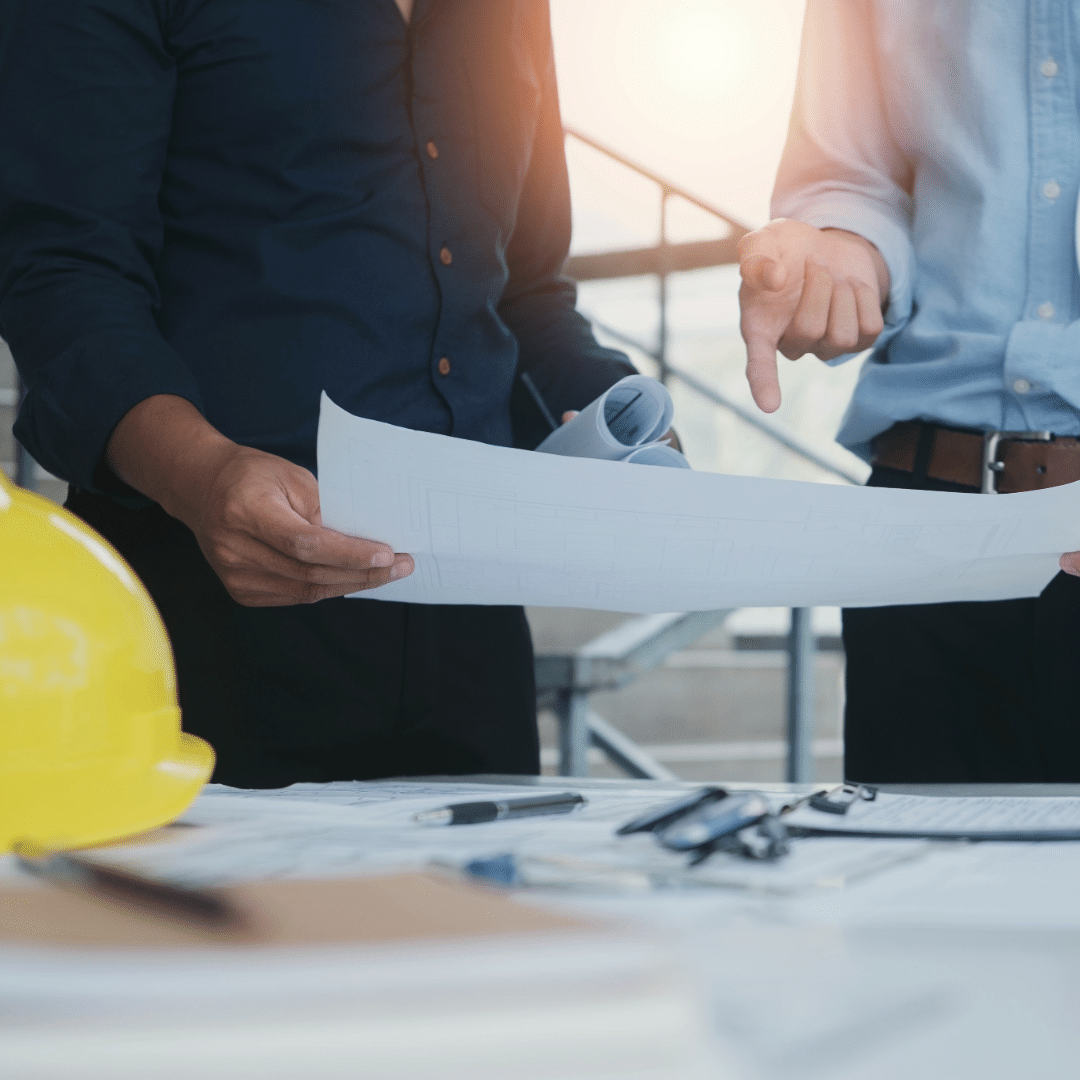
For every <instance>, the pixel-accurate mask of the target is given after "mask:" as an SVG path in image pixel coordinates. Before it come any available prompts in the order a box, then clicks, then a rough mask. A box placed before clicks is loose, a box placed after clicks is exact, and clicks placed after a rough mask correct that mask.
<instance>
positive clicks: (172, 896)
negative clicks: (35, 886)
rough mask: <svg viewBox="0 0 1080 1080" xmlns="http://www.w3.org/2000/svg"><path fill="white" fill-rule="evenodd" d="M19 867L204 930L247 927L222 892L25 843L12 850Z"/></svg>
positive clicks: (56, 882)
mask: <svg viewBox="0 0 1080 1080" xmlns="http://www.w3.org/2000/svg"><path fill="white" fill-rule="evenodd" d="M14 853H15V857H16V859H17V860H18V864H19V866H20V867H21V868H22V869H23V870H25V871H27V872H28V873H31V874H33V875H34V876H35V877H38V878H41V879H42V880H44V881H48V882H49V883H50V884H52V885H56V886H58V887H59V888H62V889H69V890H71V891H73V892H79V893H85V894H87V895H97V896H99V897H102V898H103V899H106V900H109V901H112V902H114V903H120V904H123V905H124V906H126V907H129V908H132V909H134V910H137V911H141V912H142V913H143V914H147V915H157V916H161V917H164V918H167V919H171V920H174V921H179V922H186V923H189V924H192V925H194V926H198V927H202V928H203V929H207V930H220V931H234V932H235V931H240V930H244V929H246V919H245V918H244V916H243V914H242V913H241V912H240V911H239V910H238V909H237V908H236V907H234V906H233V904H232V903H231V902H230V901H229V900H228V898H226V897H225V896H224V895H223V894H221V893H218V892H217V891H214V890H211V889H192V888H187V887H185V886H183V885H176V884H173V883H172V882H168V881H160V880H158V879H156V878H150V877H145V876H144V875H142V874H136V873H133V872H132V871H130V870H120V869H117V868H115V867H111V866H104V865H102V864H101V863H95V862H92V861H90V860H89V859H86V858H83V857H82V856H79V855H72V854H69V853H66V852H55V851H50V850H48V849H45V848H42V847H40V846H39V845H37V844H33V843H27V842H25V841H23V842H20V843H17V844H16V845H15V846H14Z"/></svg>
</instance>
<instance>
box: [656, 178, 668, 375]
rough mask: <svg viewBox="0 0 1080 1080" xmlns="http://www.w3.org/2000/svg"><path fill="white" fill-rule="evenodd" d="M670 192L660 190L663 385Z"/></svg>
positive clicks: (659, 347)
mask: <svg viewBox="0 0 1080 1080" xmlns="http://www.w3.org/2000/svg"><path fill="white" fill-rule="evenodd" d="M670 194H671V193H670V192H669V191H668V189H667V188H666V187H662V188H661V189H660V245H659V251H658V260H657V261H658V265H659V267H660V273H659V274H658V278H659V283H660V288H659V300H660V328H659V332H658V334H657V342H656V359H657V362H658V363H659V365H660V370H659V372H658V373H657V377H658V378H659V379H660V381H661V382H662V383H667V381H668V364H667V361H668V317H667V316H668V311H667V286H668V237H667V207H668V197H669V196H670Z"/></svg>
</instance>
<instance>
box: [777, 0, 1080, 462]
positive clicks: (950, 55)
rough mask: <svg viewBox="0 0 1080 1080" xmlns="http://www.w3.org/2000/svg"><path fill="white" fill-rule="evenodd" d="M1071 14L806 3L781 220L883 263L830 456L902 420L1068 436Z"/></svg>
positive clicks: (1079, 303)
mask: <svg viewBox="0 0 1080 1080" xmlns="http://www.w3.org/2000/svg"><path fill="white" fill-rule="evenodd" d="M1078 44H1080V3H1077V2H1075V0H1074V2H1069V0H1026V2H1025V0H810V2H809V4H808V6H807V14H806V26H805V30H804V37H803V56H802V62H801V66H800V72H799V84H798V89H797V92H796V98H795V107H794V110H793V113H792V127H791V134H790V137H789V141H788V145H787V148H786V150H785V152H784V159H783V162H782V164H781V166H780V172H779V175H778V177H777V184H776V189H775V191H774V194H773V207H772V209H773V214H774V216H776V217H789V218H798V219H800V220H803V221H807V222H809V223H811V224H813V225H817V226H819V227H822V228H826V227H834V228H842V229H849V230H851V231H852V232H856V233H859V234H860V235H862V236H865V237H866V238H867V239H868V240H870V241H871V242H872V243H874V244H875V245H876V246H877V248H878V249H879V250H880V252H881V254H882V256H883V257H884V259H885V262H886V264H887V265H888V267H889V273H890V275H891V279H892V280H891V290H890V294H889V299H888V305H887V308H886V313H885V315H886V328H885V332H884V333H883V334H882V336H881V337H880V338H879V340H878V342H877V344H876V345H875V347H874V351H873V353H872V355H871V357H870V359H869V361H868V362H867V364H866V366H865V367H864V369H863V372H862V375H861V378H860V380H859V383H858V387H857V389H856V391H855V395H854V397H853V399H852V402H851V406H850V408H849V409H848V413H847V416H846V417H845V419H844V423H843V425H842V427H841V430H840V434H839V435H838V440H839V441H840V442H842V443H843V444H844V445H846V446H849V447H851V449H853V450H855V451H856V452H857V453H861V454H863V455H864V456H866V455H867V454H868V450H869V446H868V444H869V440H870V439H871V438H872V437H873V436H874V435H876V434H878V433H879V432H881V431H884V430H885V429H886V428H888V427H889V426H891V425H892V424H893V423H894V422H895V421H897V420H909V419H916V418H917V419H924V420H933V421H937V422H940V423H945V424H952V425H958V426H965V427H973V428H982V429H990V428H1002V429H1009V430H1014V429H1016V430H1032V429H1045V430H1049V431H1053V432H1055V433H1056V434H1058V435H1078V434H1080V273H1078V270H1077V230H1076V221H1077V197H1078V195H1080V116H1078V111H1077V110H1078V98H1077V94H1078V89H1080V49H1078Z"/></svg>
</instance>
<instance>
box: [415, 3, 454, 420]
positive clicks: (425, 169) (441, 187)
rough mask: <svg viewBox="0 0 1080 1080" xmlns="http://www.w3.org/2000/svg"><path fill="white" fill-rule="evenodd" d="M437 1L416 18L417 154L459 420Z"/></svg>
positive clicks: (435, 354)
mask: <svg viewBox="0 0 1080 1080" xmlns="http://www.w3.org/2000/svg"><path fill="white" fill-rule="evenodd" d="M435 6H436V0H418V2H417V4H416V8H415V9H414V19H413V54H412V60H413V78H412V103H411V104H412V109H411V113H412V121H413V125H412V126H413V137H414V139H415V141H416V153H417V157H418V158H419V160H420V166H421V171H422V174H423V178H424V189H425V193H426V196H427V206H428V258H429V260H430V262H431V271H432V274H433V275H434V277H435V279H436V281H437V282H438V286H439V294H440V296H441V300H442V302H441V304H440V308H439V318H438V322H437V324H436V327H435V333H434V335H433V338H432V346H431V357H430V370H431V378H432V382H433V383H434V386H435V390H436V392H437V393H438V394H439V395H440V396H441V397H442V398H443V400H444V401H445V402H446V403H447V405H448V406H449V407H450V411H451V414H452V415H454V418H455V420H457V419H459V417H457V416H456V410H455V408H454V401H455V397H456V396H457V395H456V394H455V379H454V374H455V372H454V365H455V362H456V360H457V358H456V356H455V349H454V347H453V325H454V319H453V314H454V312H455V311H456V310H458V303H457V302H458V300H459V293H460V291H461V286H460V281H459V279H460V270H459V268H458V267H456V266H455V249H456V248H457V247H458V245H457V244H455V242H454V226H455V217H456V215H455V213H454V209H453V208H454V206H455V200H454V197H453V179H452V177H453V175H454V172H455V170H453V169H452V168H451V167H450V166H451V162H450V160H449V155H452V154H453V153H454V151H455V149H456V146H457V142H456V141H454V140H451V139H450V138H448V136H447V130H446V124H445V122H444V118H445V110H444V109H440V107H439V101H440V100H441V99H442V98H445V97H446V96H447V92H446V87H444V86H437V85H435V82H436V81H437V80H438V79H439V78H440V77H446V75H445V73H446V72H447V71H448V70H449V71H453V66H452V65H448V64H445V63H439V59H440V58H439V56H438V52H439V49H440V47H445V45H446V42H444V41H443V42H440V41H439V40H438V39H437V37H433V36H432V35H430V34H427V33H425V32H424V30H425V27H424V25H423V24H424V23H425V22H426V21H427V18H428V16H429V15H430V14H431V13H432V9H434V7H435Z"/></svg>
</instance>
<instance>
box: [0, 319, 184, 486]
mask: <svg viewBox="0 0 1080 1080" xmlns="http://www.w3.org/2000/svg"><path fill="white" fill-rule="evenodd" d="M156 394H174V395H176V396H177V397H182V398H185V399H186V400H188V401H190V402H191V403H192V404H193V405H194V406H195V407H196V408H197V409H199V410H200V411H203V406H202V399H201V396H200V394H199V387H198V384H197V383H196V381H195V377H194V375H193V374H192V373H191V371H190V370H189V369H188V368H187V366H186V365H185V364H184V362H183V360H181V358H180V356H179V354H178V353H176V351H175V350H174V349H173V348H172V347H171V346H170V345H169V344H168V343H167V342H165V341H164V340H163V339H162V338H161V337H160V336H155V335H151V334H141V333H134V334H131V335H127V336H123V337H120V336H118V335H117V334H116V333H115V332H107V333H102V334H97V335H90V336H87V337H84V338H81V339H80V340H79V341H77V342H75V343H73V344H72V345H70V346H69V347H68V348H67V349H65V350H64V351H63V352H62V353H60V354H59V355H57V356H55V357H53V358H52V359H51V360H50V361H49V362H48V363H47V364H45V365H43V366H42V367H40V368H38V369H37V370H36V371H35V372H34V375H33V381H32V382H31V384H30V386H29V388H28V391H27V394H26V398H25V399H24V401H23V407H22V409H21V411H20V413H19V418H18V421H17V422H16V425H15V436H16V438H18V440H19V441H20V442H21V443H22V444H23V445H24V446H25V447H26V448H27V449H28V450H29V451H30V453H31V455H32V456H33V457H34V459H35V460H36V461H37V462H38V463H39V464H40V465H42V466H43V467H44V468H46V469H48V470H49V472H51V473H53V474H54V475H55V476H58V477H60V478H61V479H63V480H67V481H68V482H69V483H71V484H74V485H75V486H76V487H78V488H81V489H83V490H85V491H99V492H103V493H106V494H114V495H128V496H130V495H134V494H135V493H134V492H132V491H131V489H130V488H128V487H127V485H126V484H122V483H121V482H120V481H119V480H116V479H115V478H113V477H112V473H111V472H110V471H109V470H108V469H107V468H104V467H102V462H103V460H104V455H105V447H106V445H107V443H108V441H109V438H110V437H111V436H112V433H113V431H114V430H115V428H116V425H117V424H118V423H120V421H121V420H122V419H123V418H124V416H125V415H126V414H127V413H128V412H129V411H130V410H131V409H133V408H134V407H135V406H136V405H138V404H139V402H140V401H145V400H146V398H148V397H153V396H154V395H156Z"/></svg>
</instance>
